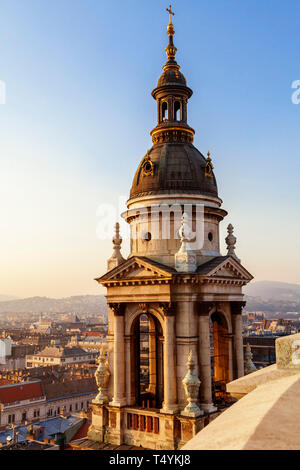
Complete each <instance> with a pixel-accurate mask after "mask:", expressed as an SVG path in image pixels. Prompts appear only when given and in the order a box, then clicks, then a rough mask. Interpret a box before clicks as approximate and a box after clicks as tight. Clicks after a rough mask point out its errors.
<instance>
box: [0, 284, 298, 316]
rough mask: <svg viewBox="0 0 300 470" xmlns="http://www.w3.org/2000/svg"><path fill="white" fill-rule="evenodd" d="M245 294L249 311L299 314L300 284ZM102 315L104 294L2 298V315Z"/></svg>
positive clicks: (255, 287) (247, 289)
mask: <svg viewBox="0 0 300 470" xmlns="http://www.w3.org/2000/svg"><path fill="white" fill-rule="evenodd" d="M244 292H245V294H246V300H247V307H246V310H247V311H265V312H266V313H268V312H269V313H270V314H271V313H274V312H282V313H286V312H299V316H300V285H298V284H288V283H285V282H273V281H259V282H253V283H250V284H249V285H248V286H246V287H245V289H244ZM30 312H32V313H80V314H84V313H100V314H106V312H107V306H106V299H105V297H104V295H78V296H73V297H66V298H63V299H50V298H48V297H31V298H28V299H16V298H15V299H12V300H11V298H8V299H7V296H0V314H1V313H30Z"/></svg>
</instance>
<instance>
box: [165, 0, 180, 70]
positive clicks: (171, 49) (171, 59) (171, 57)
mask: <svg viewBox="0 0 300 470" xmlns="http://www.w3.org/2000/svg"><path fill="white" fill-rule="evenodd" d="M166 11H167V12H168V13H169V16H170V20H169V24H168V28H167V34H168V36H169V44H168V46H167V47H166V53H167V57H168V62H167V64H166V66H168V65H177V64H176V61H175V56H176V52H177V49H176V47H175V46H174V43H173V36H174V34H175V29H174V25H173V23H172V15H173V16H174V15H175V13H174V12H173V11H172V7H171V5H169V8H166ZM166 66H165V67H166ZM165 67H164V69H165ZM178 67H179V66H178Z"/></svg>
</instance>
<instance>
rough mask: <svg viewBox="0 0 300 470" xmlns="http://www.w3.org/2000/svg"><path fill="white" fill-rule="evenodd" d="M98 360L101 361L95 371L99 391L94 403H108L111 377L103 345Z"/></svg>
mask: <svg viewBox="0 0 300 470" xmlns="http://www.w3.org/2000/svg"><path fill="white" fill-rule="evenodd" d="M98 362H99V365H98V367H97V370H96V373H95V379H96V383H97V387H98V390H99V393H98V395H97V396H96V398H95V399H94V400H93V403H98V404H101V405H103V404H104V403H108V397H107V386H108V382H109V378H110V372H109V369H108V362H107V359H106V356H105V348H104V347H103V346H102V347H101V349H100V355H99V358H98Z"/></svg>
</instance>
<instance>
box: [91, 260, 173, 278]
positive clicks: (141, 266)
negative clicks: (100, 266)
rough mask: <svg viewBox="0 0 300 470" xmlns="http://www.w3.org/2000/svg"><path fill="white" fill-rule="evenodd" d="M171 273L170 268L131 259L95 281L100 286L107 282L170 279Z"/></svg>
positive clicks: (148, 261) (147, 261) (149, 261)
mask: <svg viewBox="0 0 300 470" xmlns="http://www.w3.org/2000/svg"><path fill="white" fill-rule="evenodd" d="M172 271H173V270H172V269H171V268H168V267H167V266H163V265H160V264H158V263H155V262H152V261H151V260H148V259H145V258H139V257H133V258H129V259H128V260H127V261H125V262H124V263H122V264H121V265H119V266H117V267H116V268H114V269H112V270H111V271H109V272H108V273H106V274H104V276H102V277H100V278H99V279H96V280H97V281H98V282H99V283H100V284H101V283H102V282H108V281H123V280H125V281H126V280H139V279H140V280H142V279H151V278H152V279H160V278H161V279H165V278H171V276H172Z"/></svg>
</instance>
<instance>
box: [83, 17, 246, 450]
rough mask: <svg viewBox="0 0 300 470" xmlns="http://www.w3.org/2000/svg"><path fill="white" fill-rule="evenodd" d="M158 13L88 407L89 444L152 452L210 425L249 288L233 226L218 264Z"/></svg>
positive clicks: (209, 176)
mask: <svg viewBox="0 0 300 470" xmlns="http://www.w3.org/2000/svg"><path fill="white" fill-rule="evenodd" d="M168 11H169V13H170V22H169V24H168V29H167V33H168V37H169V44H168V46H167V48H166V53H167V58H168V60H167V62H166V64H165V66H164V67H163V73H162V75H161V77H160V78H159V80H158V83H157V86H156V88H155V89H154V90H153V92H152V96H153V98H154V99H155V101H156V105H157V125H156V127H155V128H154V129H153V130H152V131H151V136H152V141H153V146H152V148H151V149H150V150H149V151H148V152H147V153H146V155H145V156H144V157H143V159H142V161H141V163H140V164H139V166H138V169H137V171H136V174H135V176H134V179H133V183H132V187H131V190H130V197H129V200H128V202H127V211H126V212H125V213H124V214H123V217H124V219H125V220H126V222H127V223H128V224H129V225H130V231H131V252H130V255H129V257H128V259H127V260H125V259H124V258H123V257H122V255H121V252H120V246H121V241H122V240H121V237H120V235H119V227H118V224H117V226H116V235H115V237H114V239H113V245H114V251H113V255H112V257H111V258H110V259H109V260H108V272H107V273H106V274H104V275H103V276H101V277H99V278H98V279H97V281H98V283H99V284H101V285H102V286H105V287H106V288H107V302H108V335H107V345H108V346H107V349H108V371H109V372H108V374H110V375H109V381H108V389H107V393H104V395H103V393H102V395H101V397H102V398H101V399H99V400H97V399H96V401H95V402H94V403H93V404H92V408H93V422H92V426H91V428H90V430H89V435H88V436H89V438H90V439H91V440H94V441H100V442H101V441H104V442H108V443H112V444H122V443H125V444H127V445H137V446H139V445H140V446H143V447H146V448H150V449H176V448H180V447H182V446H183V445H184V444H185V443H186V442H187V441H188V440H189V439H191V438H192V437H193V436H194V435H195V434H196V433H197V432H198V431H199V430H200V429H201V428H202V427H203V426H205V424H208V422H209V421H210V420H211V419H213V418H214V417H215V416H216V415H217V413H218V409H217V407H216V406H215V404H214V395H213V389H214V386H215V385H216V384H220V383H221V384H226V383H228V382H230V381H232V380H234V379H236V378H238V377H241V376H242V375H243V374H244V359H243V338H242V309H243V306H244V305H245V302H244V296H243V293H242V287H243V286H244V285H246V284H247V283H248V282H249V281H250V280H251V279H252V276H251V274H250V273H249V272H248V271H247V270H246V269H245V268H244V267H243V266H242V264H241V262H240V260H239V259H238V258H237V256H236V254H235V243H236V238H235V237H234V235H233V227H232V226H231V225H229V227H228V237H227V238H226V243H227V250H228V253H227V254H226V255H225V256H223V255H222V254H221V252H220V240H219V224H220V222H221V221H222V220H223V219H224V217H225V216H226V215H227V212H226V211H225V210H224V209H223V208H222V200H221V199H220V198H219V195H218V189H217V183H216V178H215V175H214V172H213V164H212V160H211V158H210V155H209V154H208V156H207V158H206V157H204V156H203V155H202V153H201V152H199V150H197V149H196V147H194V145H193V139H194V133H195V131H194V130H193V129H192V128H191V127H190V126H189V124H188V100H189V98H190V97H191V96H192V93H193V92H192V90H191V89H190V88H189V87H188V86H187V83H186V79H185V77H184V75H183V74H182V73H181V72H180V67H179V65H178V64H177V62H176V60H175V56H176V51H177V49H176V47H175V46H174V42H173V36H174V33H175V31H174V26H173V24H172V20H171V15H172V12H171V9H169V10H168ZM145 319H147V322H148V328H147V332H148V340H147V341H148V346H147V347H145V344H143V343H145V338H144V336H145V332H143V341H142V342H141V332H142V326H143V322H145V321H146V320H145ZM145 350H146V351H148V361H146V363H145V358H144V355H145ZM187 363H188V370H189V373H190V374H192V375H193V380H194V381H195V384H196V383H197V380H198V379H197V378H199V379H200V388H199V392H197V395H196V398H195V396H194V398H192V397H191V393H192V392H190V389H189V388H188V386H187V381H186V380H185V381H184V379H185V378H186V374H187ZM145 364H146V365H147V366H148V371H145ZM191 371H192V372H191ZM195 377H196V379H195ZM103 384H104V385H103ZM103 384H102V388H103V389H104V388H105V383H104V382H103ZM195 386H196V387H197V385H195ZM100 388H101V387H100ZM193 393H194V392H193ZM191 400H192V403H194V405H193V406H192V407H187V403H188V402H190V401H191Z"/></svg>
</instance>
